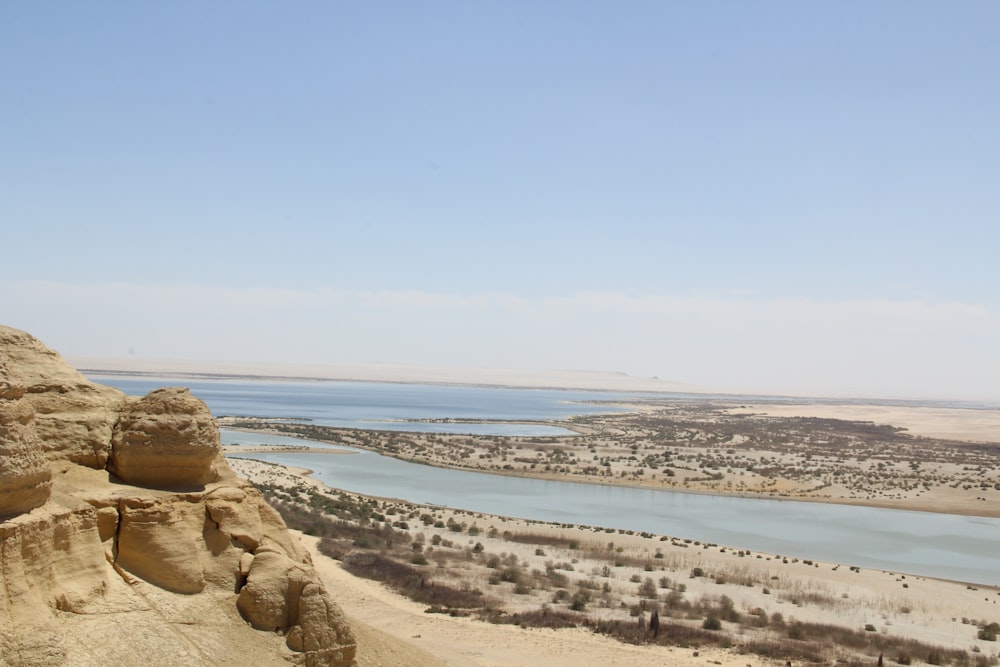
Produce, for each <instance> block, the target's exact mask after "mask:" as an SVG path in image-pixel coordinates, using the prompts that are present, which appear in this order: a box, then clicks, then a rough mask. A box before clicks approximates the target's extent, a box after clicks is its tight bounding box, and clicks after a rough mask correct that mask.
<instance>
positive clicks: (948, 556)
mask: <svg viewBox="0 0 1000 667" xmlns="http://www.w3.org/2000/svg"><path fill="white" fill-rule="evenodd" d="M223 436H224V442H227V443H230V444H233V443H242V444H247V445H251V444H286V445H287V444H295V445H299V446H301V445H302V444H304V441H302V440H298V439H294V438H287V437H282V436H269V435H266V434H259V433H252V434H248V433H237V432H229V431H225V432H224V433H223ZM315 446H317V447H322V446H323V445H322V444H319V443H315ZM353 452H354V453H349V454H322V453H293V452H269V453H253V454H247V455H245V456H246V457H247V458H253V459H258V460H261V461H270V462H273V463H280V464H283V465H291V466H297V467H301V468H308V469H309V470H312V471H313V473H314V476H315V477H316V479H318V480H321V481H322V482H323V483H324V484H326V485H327V486H330V487H333V488H337V489H343V490H346V491H354V492H357V493H363V494H366V495H370V496H379V497H386V498H399V499H402V500H407V501H410V502H414V503H421V504H428V505H442V506H446V507H454V508H460V509H464V510H470V511H474V512H483V513H487V514H499V515H502V516H512V517H519V518H525V519H535V520H540V521H549V522H555V523H571V524H582V525H587V526H599V527H605V528H616V529H626V530H634V531H645V532H651V533H655V534H658V535H668V536H672V537H680V538H688V539H695V540H700V541H702V542H710V543H716V544H719V545H726V546H731V547H736V548H741V549H751V550H754V551H762V552H765V553H772V554H781V555H785V556H794V557H798V558H809V559H816V560H822V561H827V562H833V563H842V564H844V565H845V566H846V565H856V566H859V567H865V568H874V569H879V570H887V571H892V572H900V573H907V574H915V575H923V576H929V577H939V578H942V579H954V580H957V581H966V582H970V583H978V584H986V585H998V584H1000V519H991V518H982V517H967V516H958V515H953V514H933V513H928V512H908V511H902V510H888V509H878V508H869V507H859V506H847V505H832V504H824V503H807V502H795V501H782V500H767V499H755V498H737V497H732V496H712V495H703V494H693V493H677V492H670V491H657V490H653V489H637V488H629V487H620V486H606V485H599V484H581V483H574V482H556V481H548V480H538V479H527V478H521V477H512V476H506V475H493V474H486V473H476V472H466V471H460V470H449V469H445V468H435V467H432V466H427V465H422V464H418V463H409V462H406V461H400V460H398V459H394V458H390V457H385V456H381V455H378V454H375V453H373V452H366V451H360V450H353ZM236 456H241V455H239V454H237V455H236Z"/></svg>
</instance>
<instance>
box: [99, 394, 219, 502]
mask: <svg viewBox="0 0 1000 667" xmlns="http://www.w3.org/2000/svg"><path fill="white" fill-rule="evenodd" d="M221 453H222V447H221V445H220V443H219V429H218V427H217V426H216V425H215V420H214V419H212V413H211V412H209V410H208V406H207V405H205V403H204V402H202V401H201V400H199V399H197V398H195V397H194V396H192V395H191V392H190V391H188V390H187V389H184V388H179V387H171V388H167V389H157V390H156V391H153V392H150V393H149V394H148V395H146V396H144V397H143V398H140V399H138V400H134V399H133V400H128V401H126V403H125V405H124V407H123V409H122V413H121V416H120V418H119V420H118V424H117V426H116V427H115V429H114V435H113V438H112V441H111V458H110V460H109V461H108V470H109V471H111V472H112V473H114V474H115V475H117V476H118V477H120V478H121V479H123V480H124V481H126V482H129V483H131V484H139V485H142V486H152V487H155V488H165V489H170V488H183V487H191V486H200V485H204V484H205V483H206V482H210V481H213V480H214V479H215V478H216V476H217V473H216V471H215V470H214V469H213V463H215V462H216V460H217V459H218V458H219V456H220V455H221Z"/></svg>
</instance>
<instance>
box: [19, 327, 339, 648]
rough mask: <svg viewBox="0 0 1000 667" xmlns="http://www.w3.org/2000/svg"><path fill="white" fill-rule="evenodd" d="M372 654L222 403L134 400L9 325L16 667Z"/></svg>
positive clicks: (182, 393)
mask: <svg viewBox="0 0 1000 667" xmlns="http://www.w3.org/2000/svg"><path fill="white" fill-rule="evenodd" d="M276 633H277V636H276ZM354 651H355V642H354V639H353V636H352V634H351V631H350V628H349V627H348V626H347V624H346V622H345V620H344V617H343V615H342V614H341V612H340V610H339V608H338V607H337V605H336V604H335V602H334V601H333V598H332V597H331V596H330V594H329V593H328V592H327V591H325V590H324V588H323V585H322V583H321V582H320V580H319V579H318V577H317V575H316V573H315V571H314V569H313V567H312V564H311V562H310V560H309V556H308V554H307V553H306V552H305V551H304V550H303V549H302V547H301V546H300V545H299V544H298V542H297V541H296V540H295V539H294V538H293V536H292V535H291V534H289V532H288V531H287V529H286V528H285V526H284V523H283V522H282V521H281V518H280V516H278V514H277V513H276V512H275V511H274V510H273V509H272V508H271V507H269V506H268V505H267V504H266V503H265V502H264V501H263V499H262V498H261V496H260V494H259V493H258V492H257V491H256V490H255V489H254V488H253V487H251V486H249V484H247V483H246V482H245V481H243V480H241V479H239V478H237V477H236V476H235V475H234V474H233V473H232V472H231V471H230V470H229V468H228V466H227V465H226V463H225V460H224V459H223V458H222V457H221V454H220V446H219V434H218V429H217V428H216V426H215V423H214V421H213V420H212V418H211V415H210V413H209V412H208V409H207V408H206V407H205V405H204V403H202V402H201V401H199V400H198V399H196V398H194V397H193V396H191V395H190V393H189V392H188V391H187V390H185V389H167V390H160V391H157V392H153V393H151V394H150V395H149V396H146V397H144V398H142V399H134V398H127V397H125V396H123V395H122V394H121V393H120V392H117V391H116V390H113V389H109V388H106V387H103V388H102V387H100V385H95V384H93V383H90V382H89V381H88V380H87V379H86V378H84V377H83V376H82V375H80V374H79V373H77V372H76V371H75V370H73V369H71V368H69V367H68V365H66V364H65V362H64V361H62V358H61V357H59V355H57V354H56V353H54V352H52V351H51V350H48V349H47V348H45V347H44V346H43V345H42V344H41V343H39V342H38V341H37V340H35V339H34V338H32V337H31V336H29V335H28V334H26V333H24V332H21V331H17V330H14V329H9V328H6V327H0V667H5V666H7V665H59V664H65V665H105V664H108V663H109V662H111V663H117V664H119V665H149V664H171V665H208V664H211V665H215V664H254V665H272V664H273V665H282V664H289V663H293V664H303V665H307V666H309V667H313V666H315V667H319V666H321V665H322V666H328V665H329V666H334V665H338V666H339V665H351V664H353V661H354Z"/></svg>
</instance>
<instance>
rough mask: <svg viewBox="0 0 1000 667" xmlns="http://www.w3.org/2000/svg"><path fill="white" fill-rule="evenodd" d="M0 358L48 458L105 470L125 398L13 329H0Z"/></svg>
mask: <svg viewBox="0 0 1000 667" xmlns="http://www.w3.org/2000/svg"><path fill="white" fill-rule="evenodd" d="M0 356H2V357H3V359H4V361H5V363H6V365H7V366H8V368H9V369H10V372H11V373H13V374H14V375H15V376H16V377H17V380H18V382H19V383H20V385H21V386H22V387H23V388H24V400H25V401H27V402H28V403H29V404H30V405H31V406H32V407H33V408H34V410H35V425H34V430H35V433H36V434H37V436H38V440H39V442H41V444H42V448H43V450H44V451H45V452H46V454H47V455H48V457H49V459H64V460H67V461H71V462H73V463H77V464H80V465H85V466H89V467H91V468H99V469H100V468H104V466H105V464H106V463H107V461H108V455H109V453H110V448H111V432H112V430H113V429H114V425H115V422H116V421H117V420H118V414H119V411H120V407H121V402H122V401H123V400H124V398H125V395H124V394H122V392H120V391H118V390H117V389H115V388H113V387H106V386H104V385H100V384H95V383H93V382H91V381H89V380H88V379H87V378H85V377H84V376H83V374H82V373H80V372H79V371H77V370H76V369H75V368H73V367H72V366H70V365H69V364H68V363H66V360H65V359H63V358H62V356H61V355H59V353H58V352H55V351H54V350H50V349H49V348H47V347H46V346H45V345H43V344H42V343H41V342H40V341H39V340H38V339H36V338H35V337H33V336H31V335H30V334H27V333H25V332H23V331H19V330H17V329H12V328H10V327H5V326H0Z"/></svg>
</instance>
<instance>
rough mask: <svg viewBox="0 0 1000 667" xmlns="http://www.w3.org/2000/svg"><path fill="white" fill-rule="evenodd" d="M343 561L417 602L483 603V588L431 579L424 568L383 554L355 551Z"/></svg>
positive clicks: (357, 573)
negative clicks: (449, 584)
mask: <svg viewBox="0 0 1000 667" xmlns="http://www.w3.org/2000/svg"><path fill="white" fill-rule="evenodd" d="M343 565H344V569H345V570H347V571H348V572H350V573H351V574H353V575H355V576H358V577H364V578H365V579H373V580H375V581H381V582H382V583H384V584H386V585H387V586H389V587H390V588H392V589H393V590H395V591H397V592H399V593H401V594H402V595H405V596H406V597H408V598H410V599H411V600H414V601H416V602H421V603H424V604H430V605H437V606H439V607H446V608H452V607H454V608H460V609H474V608H476V607H481V606H483V594H482V593H481V592H480V591H475V590H468V591H463V590H459V589H457V588H453V587H451V586H448V585H446V584H442V583H439V582H434V581H429V580H428V579H427V577H426V575H425V574H424V573H423V572H421V571H420V570H417V569H416V568H414V567H412V566H410V565H407V564H406V563H400V562H399V561H396V560H393V559H391V558H387V557H386V556H383V555H381V554H376V553H370V552H365V553H362V552H357V553H353V554H351V555H349V556H347V557H346V558H344V560H343Z"/></svg>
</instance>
